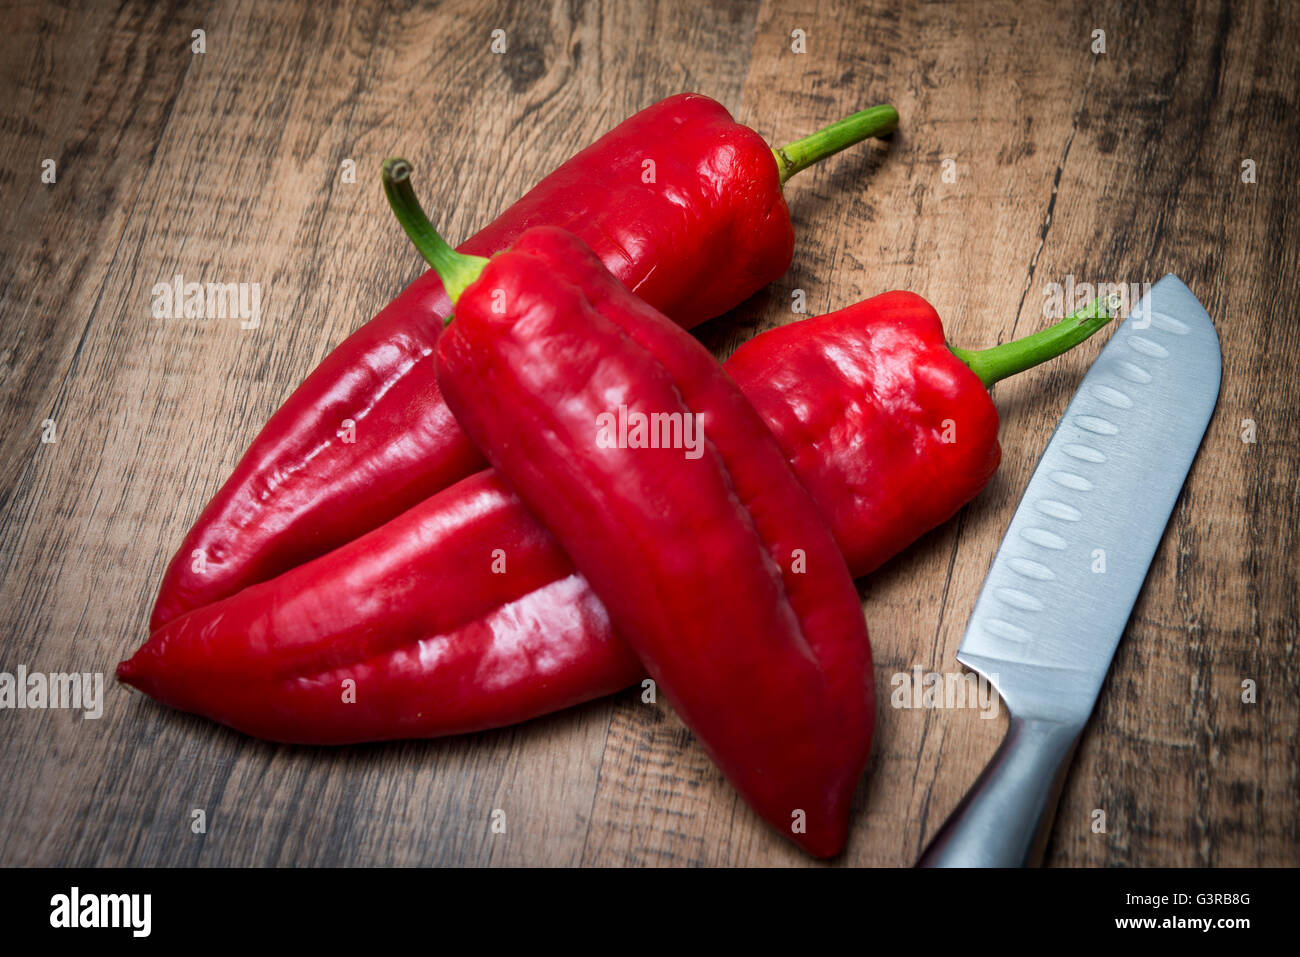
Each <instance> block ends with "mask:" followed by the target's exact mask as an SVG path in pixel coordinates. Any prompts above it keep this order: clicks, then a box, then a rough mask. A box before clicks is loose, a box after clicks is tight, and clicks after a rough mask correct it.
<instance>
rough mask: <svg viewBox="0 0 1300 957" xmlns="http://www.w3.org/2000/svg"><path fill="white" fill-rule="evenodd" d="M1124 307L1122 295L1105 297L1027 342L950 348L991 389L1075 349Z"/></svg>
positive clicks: (1019, 341) (1028, 339) (1095, 300)
mask: <svg viewBox="0 0 1300 957" xmlns="http://www.w3.org/2000/svg"><path fill="white" fill-rule="evenodd" d="M1122 305H1123V303H1122V301H1121V299H1120V297H1119V296H1118V295H1115V294H1112V295H1110V296H1101V297H1099V298H1097V299H1094V300H1093V301H1092V302H1090V303H1088V305H1086V306H1084V307H1083V308H1082V309H1080V310H1079V311H1078V312H1076V313H1075V314H1074V315H1072V316H1069V317H1068V318H1066V319H1063V320H1061V321H1060V322H1058V323H1057V324H1056V325H1054V326H1051V327H1049V328H1047V329H1043V330H1042V331H1041V332H1035V333H1034V334H1033V335H1031V336H1025V337H1024V338H1023V339H1016V340H1015V341H1014V342H1004V343H1003V344H1002V345H1000V346H994V347H993V348H991V349H958V348H957V347H956V346H949V347H948V348H949V349H950V350H952V353H953V355H955V356H956V357H957V358H958V359H960V360H961V361H962V362H964V363H966V365H968V366H970V368H971V371H972V372H974V373H975V374H976V375H977V376H979V377H980V379H981V381H983V383H984V385H985V386H991V385H993V383H995V382H998V381H1000V380H1002V379H1005V378H1006V377H1007V376H1012V375H1015V374H1016V373H1017V372H1024V371H1025V370H1026V369H1032V368H1033V367H1034V366H1036V365H1038V364H1039V363H1040V362H1046V361H1047V360H1048V359H1054V358H1056V357H1057V356H1059V355H1060V354H1061V353H1063V352H1068V351H1069V350H1070V349H1073V348H1074V347H1075V346H1077V345H1078V344H1079V343H1081V342H1083V340H1084V339H1087V338H1088V337H1089V336H1091V335H1092V334H1093V333H1094V332H1096V331H1097V330H1098V329H1100V328H1101V327H1102V326H1104V325H1106V323H1108V322H1110V321H1111V320H1112V319H1114V318H1115V316H1116V315H1118V314H1119V310H1120V307H1121V306H1122Z"/></svg>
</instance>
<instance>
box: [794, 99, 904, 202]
mask: <svg viewBox="0 0 1300 957" xmlns="http://www.w3.org/2000/svg"><path fill="white" fill-rule="evenodd" d="M897 128H898V110H896V109H894V108H893V107H892V106H889V105H888V104H882V105H881V106H873V107H871V108H870V109H867V110H862V111H861V112H858V113H854V114H853V115H852V116H846V117H845V118H844V119H842V120H840V121H839V122H837V123H832V124H831V125H830V126H828V127H826V128H825V129H820V130H818V131H817V132H816V133H814V134H812V135H811V136H805V137H804V138H803V139H801V140H795V141H794V142H793V143H787V144H786V145H785V146H782V147H781V148H780V149H774V150H772V155H773V156H775V157H776V168H777V169H778V170H779V171H780V173H781V183H782V185H784V184H785V181H786V180H788V179H789V178H790V177H791V176H793V175H794V174H795V173H797V172H799V171H800V170H801V169H807V168H808V167H809V166H811V165H812V164H813V163H816V162H817V161H818V160H824V159H825V158H826V157H828V156H833V155H834V154H836V153H838V152H839V151H840V150H842V149H844V148H845V147H848V146H852V145H853V144H854V143H861V142H862V141H863V140H865V139H867V138H868V137H871V136H884V135H885V134H887V133H892V132H894V130H896V129H897Z"/></svg>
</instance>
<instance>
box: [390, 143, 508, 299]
mask: <svg viewBox="0 0 1300 957" xmlns="http://www.w3.org/2000/svg"><path fill="white" fill-rule="evenodd" d="M384 195H385V196H387V197H388V205H389V206H391V207H392V208H393V214H394V215H396V216H397V221H398V222H399V223H401V224H402V229H403V230H405V231H406V235H407V236H409V237H411V242H412V243H414V244H415V248H416V249H418V250H419V251H420V255H421V256H423V257H424V259H425V261H426V262H427V263H428V264H429V265H430V266H432V267H433V269H434V272H436V273H437V274H438V278H439V279H441V280H442V285H443V288H444V289H446V290H447V295H448V296H449V297H450V298H451V302H452V305H455V304H456V300H457V299H459V298H460V294H461V293H463V292H464V291H465V287H466V286H468V285H469V284H470V283H472V282H473V281H474V280H475V279H477V278H478V277H479V273H481V272H482V271H483V267H484V266H486V265H487V262H488V261H487V260H486V259H484V258H483V257H482V256H467V255H465V254H464V253H458V252H456V250H454V249H452V248H451V247H450V246H449V245H447V241H446V240H445V239H443V238H442V237H441V236H439V235H438V233H437V231H436V230H435V229H434V228H433V224H432V223H430V222H429V217H428V216H426V215H425V214H424V210H423V209H422V208H421V207H420V201H419V200H418V199H416V198H415V190H413V189H412V188H411V164H410V163H408V162H407V161H406V160H404V159H400V158H394V159H390V160H385V161H384ZM448 321H450V317H448Z"/></svg>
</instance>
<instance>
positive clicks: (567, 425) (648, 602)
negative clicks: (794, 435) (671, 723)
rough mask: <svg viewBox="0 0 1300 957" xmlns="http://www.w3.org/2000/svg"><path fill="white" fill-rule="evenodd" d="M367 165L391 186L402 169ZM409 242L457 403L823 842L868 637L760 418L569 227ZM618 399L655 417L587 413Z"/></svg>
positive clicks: (860, 736)
mask: <svg viewBox="0 0 1300 957" xmlns="http://www.w3.org/2000/svg"><path fill="white" fill-rule="evenodd" d="M387 169H388V171H389V172H390V173H391V182H390V185H391V187H392V189H393V190H394V191H395V192H396V193H397V195H399V196H400V195H401V190H402V188H403V186H404V185H406V186H407V188H408V189H409V184H408V183H407V179H406V174H407V171H408V170H409V167H408V166H407V165H406V164H405V163H404V162H402V161H393V162H392V163H390V165H389V166H388V167H387ZM404 199H405V201H406V202H408V203H409V199H410V198H409V196H408V197H405V198H404ZM401 201H403V200H399V202H401ZM395 206H396V204H395ZM399 212H400V210H399ZM407 212H408V214H409V213H410V207H409V206H408V207H407ZM412 235H413V236H417V235H419V234H418V232H417V231H414V230H413V231H412ZM425 235H426V237H427V232H426V234H425ZM442 251H443V252H445V253H447V254H450V256H451V257H456V254H455V253H452V252H451V250H450V249H448V248H447V247H445V246H443V247H442ZM426 258H429V259H430V261H431V263H433V264H434V265H435V267H436V268H438V270H439V274H440V275H442V276H443V281H444V284H446V285H447V286H448V287H449V292H450V293H451V294H452V300H453V302H454V303H455V306H456V315H455V318H454V320H453V321H452V322H451V323H450V325H449V326H448V331H447V332H446V333H445V334H444V336H443V337H442V339H441V340H440V341H439V343H438V352H437V370H438V382H439V385H440V387H441V388H442V390H443V395H444V396H445V397H446V399H447V404H448V405H449V406H450V407H451V409H452V411H453V412H455V413H456V418H457V421H459V422H460V423H461V425H462V427H463V428H464V429H465V431H466V433H467V434H468V435H469V436H470V437H471V438H472V439H473V440H474V442H475V445H477V446H478V447H479V448H480V449H481V450H483V452H484V453H485V455H486V456H487V458H488V460H489V461H490V462H491V463H492V464H493V466H494V467H495V468H496V469H497V471H498V472H500V473H501V474H502V475H503V476H504V477H505V478H506V479H507V480H508V481H509V482H510V484H511V485H512V486H513V487H514V488H515V489H516V490H517V491H518V493H519V495H520V497H521V499H522V500H523V501H524V502H525V503H526V504H527V505H528V506H529V508H530V509H531V510H532V511H533V512H534V513H535V514H536V515H537V516H538V518H539V519H540V520H541V521H542V523H543V524H544V525H545V526H546V527H547V528H548V529H549V530H550V531H551V532H552V534H553V535H554V536H555V539H556V541H557V542H559V544H560V545H561V546H562V547H563V548H564V549H565V551H566V552H567V554H568V555H569V556H570V558H571V559H572V560H573V563H574V566H575V567H576V568H577V569H578V570H579V571H580V572H582V574H583V576H584V577H585V578H586V579H587V582H588V583H589V584H590V586H591V589H592V591H593V592H595V594H596V595H597V596H598V597H599V598H600V599H601V602H602V604H603V605H604V606H605V608H606V610H607V611H608V613H609V616H610V620H611V622H613V624H614V625H615V627H616V628H617V629H618V632H619V634H621V635H622V636H623V638H624V639H625V640H626V641H627V643H628V644H629V645H630V646H631V647H632V649H633V651H635V652H636V654H637V657H638V658H640V660H641V663H642V664H643V665H645V667H646V668H647V670H648V671H649V673H650V675H651V676H652V677H653V678H654V679H655V680H656V682H657V683H658V686H659V688H660V690H661V691H662V692H663V693H664V694H665V695H666V696H667V698H668V699H669V700H670V701H671V702H672V704H673V706H674V707H675V709H676V711H677V713H678V715H679V716H680V717H681V718H682V719H683V720H684V721H685V723H686V724H687V726H688V727H690V728H691V730H692V731H694V732H695V735H696V737H697V738H698V739H699V741H700V742H701V744H702V745H703V746H704V748H705V749H706V750H707V751H708V752H709V754H710V755H711V756H712V757H713V760H714V761H715V762H716V763H717V764H718V766H719V767H720V768H721V769H722V771H723V772H724V773H725V774H726V776H727V778H728V780H730V781H731V783H732V784H733V786H735V788H736V789H737V790H738V791H739V792H740V794H741V795H742V796H743V797H744V798H745V799H746V801H748V803H749V804H750V805H751V806H752V807H753V808H754V809H755V810H756V811H758V813H759V814H760V815H762V816H763V818H764V819H765V820H767V821H768V822H769V823H770V824H771V825H772V826H773V827H774V828H776V829H777V830H778V831H780V832H782V833H784V834H786V835H787V836H789V837H791V838H792V839H793V840H794V841H796V842H797V843H798V844H800V845H801V846H802V847H803V848H804V849H805V850H807V851H809V852H810V853H812V854H814V855H817V856H830V855H833V854H835V853H837V852H838V851H839V850H840V848H841V847H842V845H843V843H844V840H845V837H846V835H847V831H848V811H849V802H850V799H851V798H852V795H853V791H854V788H855V787H856V786H857V782H858V779H859V777H860V776H861V774H862V771H863V769H864V768H865V766H866V761H867V755H868V751H869V747H870V742H871V729H872V724H873V721H874V711H873V684H872V676H871V654H870V648H869V645H868V642H867V633H866V628H865V626H864V625H863V622H862V613H861V609H860V607H859V604H858V597H857V592H856V590H855V589H854V587H853V580H852V578H851V577H850V576H849V573H848V569H847V568H846V567H845V566H844V560H843V558H842V557H841V556H840V554H839V552H838V550H837V549H836V548H835V543H834V540H833V539H832V538H831V536H830V533H829V532H828V531H827V529H826V527H825V525H824V524H823V523H822V521H821V518H820V516H819V515H818V514H817V511H816V508H815V506H814V505H813V502H812V499H811V498H809V496H808V493H807V492H806V491H805V490H804V489H803V487H802V486H801V485H800V484H799V482H798V479H796V477H795V475H794V473H793V472H792V471H791V469H790V466H789V464H788V463H787V462H786V461H785V459H784V457H783V456H782V453H781V450H780V447H779V446H778V445H777V443H776V441H775V440H774V438H773V437H772V434H771V432H769V431H768V430H767V428H766V426H764V425H763V422H762V420H761V419H760V418H759V417H758V415H757V413H755V412H754V410H753V408H752V407H751V406H750V405H749V404H748V403H747V402H745V400H744V397H743V396H742V395H741V394H740V391H739V390H738V389H737V388H736V387H735V384H734V383H733V382H732V381H731V380H730V379H729V378H727V376H726V374H725V373H724V372H723V371H722V367H721V366H720V365H718V363H717V362H716V360H714V358H713V357H712V356H711V355H710V354H709V352H708V351H707V350H706V349H705V348H704V347H703V346H702V345H700V343H699V342H697V341H696V340H694V339H692V338H691V337H690V336H689V335H688V334H687V333H686V332H685V331H684V330H682V329H681V328H680V327H679V326H676V325H674V324H673V323H672V322H671V321H670V320H668V319H667V318H666V317H664V316H663V315H662V314H661V313H659V312H657V311H656V310H654V309H653V308H651V307H650V306H648V305H646V303H645V302H644V301H642V300H640V299H638V298H637V297H636V296H635V295H634V294H633V293H632V292H631V291H629V290H628V288H627V287H626V286H624V285H622V284H621V283H620V282H619V281H618V280H617V279H616V278H615V277H614V276H613V275H611V274H610V273H609V271H608V270H607V269H605V267H604V266H603V265H602V264H601V262H600V260H599V259H597V258H596V257H595V255H594V254H592V253H591V252H590V250H588V249H587V248H586V247H585V246H583V245H582V243H581V241H580V240H578V239H577V238H576V237H574V236H573V235H572V234H570V233H566V232H564V231H563V230H559V229H556V228H554V227H545V226H543V227H537V228H535V229H530V230H528V231H527V232H525V233H524V234H523V235H522V236H520V238H519V239H518V240H517V241H516V242H515V243H514V245H513V246H511V248H510V249H509V250H508V251H506V252H502V253H498V254H497V255H496V256H494V257H493V258H492V259H491V260H490V261H486V264H485V265H483V266H482V267H481V268H482V272H481V275H479V276H478V277H477V278H472V276H471V275H468V274H467V275H465V276H462V277H457V276H456V275H455V274H454V272H453V271H452V266H451V265H450V264H451V263H456V264H462V265H463V264H467V263H472V260H470V259H469V258H468V257H456V258H454V259H443V258H440V257H439V255H438V251H437V250H435V251H434V252H432V253H430V252H426ZM479 263H480V264H481V263H482V261H479ZM468 268H470V269H474V268H478V267H477V266H470V267H468ZM462 283H463V284H464V285H465V288H464V291H463V293H461V294H460V295H459V296H457V295H456V289H457V286H459V285H460V284H462ZM628 415H630V416H632V417H634V418H635V417H636V416H645V417H646V421H660V422H661V423H664V422H668V421H669V420H672V421H674V422H675V431H673V432H670V431H662V432H661V434H660V441H662V442H663V443H664V444H661V445H655V444H652V445H651V446H650V447H645V446H639V445H637V443H636V442H635V441H633V442H631V443H629V442H628V441H626V436H625V435H624V434H623V433H622V432H619V433H618V435H617V438H616V437H615V434H614V433H613V432H612V431H611V429H613V428H615V427H613V426H611V425H610V424H609V422H608V421H606V423H605V424H604V425H602V420H606V418H607V417H611V416H613V417H617V418H619V419H622V420H623V421H626V417H627V416H628ZM660 416H664V417H667V418H666V419H663V420H660V419H658V417H660ZM619 428H621V427H619ZM660 429H661V430H663V429H667V426H666V425H663V424H661V425H660ZM697 429H703V432H704V434H703V436H702V441H700V442H698V443H695V442H693V441H692V440H691V439H690V436H691V435H692V434H693V433H695V432H696V430H697ZM602 431H603V432H604V433H605V437H604V438H603V439H602V438H601V433H602ZM674 436H675V442H676V443H677V444H675V445H674V444H673V442H674ZM683 443H684V444H683ZM696 453H698V454H696Z"/></svg>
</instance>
